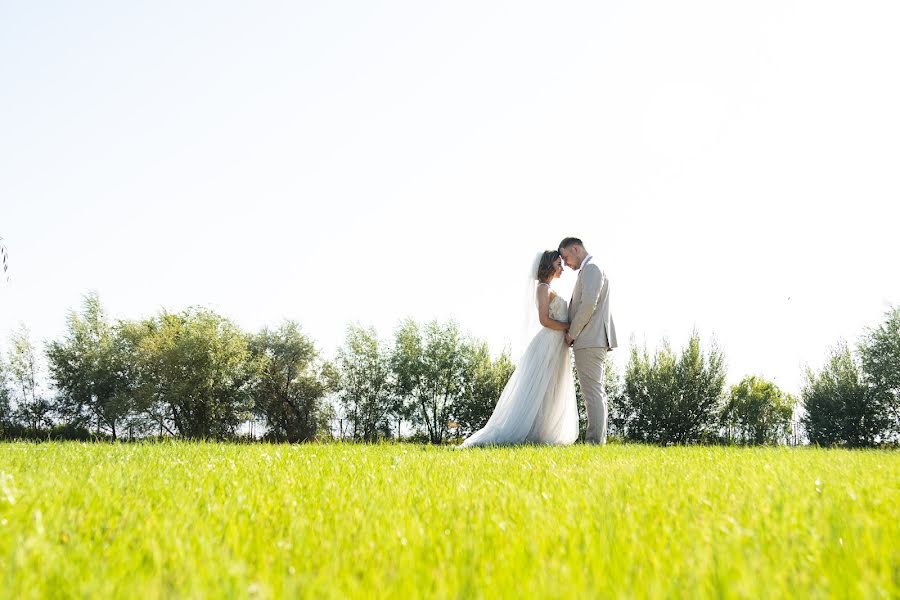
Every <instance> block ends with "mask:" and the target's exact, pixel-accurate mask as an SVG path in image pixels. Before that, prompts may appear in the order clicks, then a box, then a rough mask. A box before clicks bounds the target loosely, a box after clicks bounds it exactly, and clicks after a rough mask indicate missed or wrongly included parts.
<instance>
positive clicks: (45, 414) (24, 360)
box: [6, 325, 53, 430]
mask: <svg viewBox="0 0 900 600" xmlns="http://www.w3.org/2000/svg"><path fill="white" fill-rule="evenodd" d="M10 341H11V342H12V347H11V348H10V350H9V354H8V362H7V373H6V376H7V384H8V386H9V387H8V391H9V397H10V399H11V400H12V402H13V416H14V418H15V419H16V420H18V421H19V422H21V423H24V424H25V425H26V426H27V427H30V428H31V429H33V430H38V429H40V428H42V427H50V426H51V425H52V424H53V421H52V418H51V415H52V410H53V407H52V405H51V403H50V401H49V400H48V399H47V398H46V397H45V395H44V393H43V392H42V390H41V387H40V378H41V370H42V369H41V364H40V362H39V356H38V353H37V350H36V349H35V347H34V344H33V343H32V342H31V333H30V332H29V331H28V328H27V327H25V326H24V325H22V326H21V327H19V329H18V330H17V331H15V332H13V334H12V337H11V338H10Z"/></svg>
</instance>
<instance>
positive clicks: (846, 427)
mask: <svg viewBox="0 0 900 600" xmlns="http://www.w3.org/2000/svg"><path fill="white" fill-rule="evenodd" d="M802 398H803V406H804V408H805V409H806V414H805V415H804V416H803V424H804V426H805V427H806V434H807V436H808V437H809V441H810V442H811V443H813V444H819V445H820V446H834V445H845V446H850V447H860V446H873V445H875V443H876V442H877V441H878V439H879V436H880V435H881V433H882V432H883V431H884V430H885V428H886V427H887V426H888V420H887V417H886V415H885V412H884V410H883V406H882V404H881V398H879V395H878V394H877V392H876V390H874V389H873V388H871V387H870V386H869V385H868V384H867V383H866V378H865V374H864V373H863V371H862V366H861V365H860V364H859V361H857V360H856V358H854V356H853V355H852V354H851V352H850V348H849V346H847V344H846V342H842V343H840V344H838V345H837V346H836V347H835V348H834V349H833V350H832V352H831V356H830V357H829V359H828V362H827V363H826V364H825V367H824V368H823V369H822V370H821V371H820V372H818V373H815V372H813V371H812V370H807V374H806V384H805V386H804V388H803V392H802Z"/></svg>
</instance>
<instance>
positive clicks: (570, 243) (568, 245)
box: [559, 237, 584, 250]
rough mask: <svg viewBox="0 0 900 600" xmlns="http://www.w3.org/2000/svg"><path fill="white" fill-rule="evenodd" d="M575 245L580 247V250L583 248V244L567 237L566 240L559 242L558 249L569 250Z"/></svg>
mask: <svg viewBox="0 0 900 600" xmlns="http://www.w3.org/2000/svg"><path fill="white" fill-rule="evenodd" d="M576 244H577V245H579V246H581V247H582V248H584V244H583V243H582V241H581V240H579V239H578V238H576V237H567V238H566V239H564V240H563V241H561V242H560V243H559V249H560V250H562V249H563V248H571V247H572V246H574V245H576Z"/></svg>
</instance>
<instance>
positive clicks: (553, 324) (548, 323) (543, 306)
mask: <svg viewBox="0 0 900 600" xmlns="http://www.w3.org/2000/svg"><path fill="white" fill-rule="evenodd" d="M537 301H538V302H537V303H538V320H540V322H541V325H543V326H544V327H548V328H550V329H556V330H557V331H565V330H567V329H568V328H569V324H568V323H562V322H560V321H554V320H553V319H551V318H550V288H549V287H547V286H546V285H539V286H538V287H537Z"/></svg>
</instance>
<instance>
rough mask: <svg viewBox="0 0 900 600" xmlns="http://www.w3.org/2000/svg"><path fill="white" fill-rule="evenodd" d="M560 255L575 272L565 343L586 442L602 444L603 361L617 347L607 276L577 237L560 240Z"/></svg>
mask: <svg viewBox="0 0 900 600" xmlns="http://www.w3.org/2000/svg"><path fill="white" fill-rule="evenodd" d="M559 254H560V256H562V259H563V261H564V262H565V263H566V266H567V267H569V268H570V269H572V270H574V271H578V281H577V282H576V283H575V290H574V291H573V292H572V301H571V302H569V330H568V331H567V332H566V344H567V345H569V346H571V347H572V348H574V349H575V370H576V371H577V372H578V381H579V382H580V383H581V391H582V393H583V394H584V404H585V408H586V409H587V410H586V412H587V434H586V435H585V441H586V442H587V443H589V444H605V443H606V418H607V414H608V413H609V405H608V402H607V398H606V389H605V387H604V385H603V370H604V369H603V363H604V360H605V359H606V353H607V352H609V351H611V350H612V349H613V348H615V347H616V346H617V343H616V326H615V325H614V324H613V320H612V315H611V314H610V312H609V279H607V278H606V273H604V272H603V269H601V268H600V267H599V266H597V265H596V264H595V263H594V261H593V257H592V256H591V255H590V254H588V252H587V250H585V249H584V244H582V243H581V240H579V239H578V238H573V237H567V238H566V239H564V240H563V241H561V242H560V243H559Z"/></svg>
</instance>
